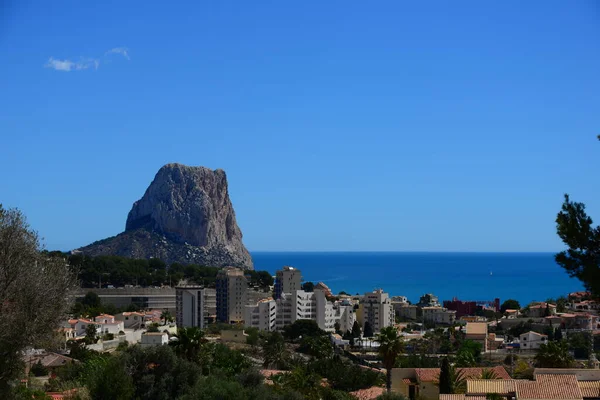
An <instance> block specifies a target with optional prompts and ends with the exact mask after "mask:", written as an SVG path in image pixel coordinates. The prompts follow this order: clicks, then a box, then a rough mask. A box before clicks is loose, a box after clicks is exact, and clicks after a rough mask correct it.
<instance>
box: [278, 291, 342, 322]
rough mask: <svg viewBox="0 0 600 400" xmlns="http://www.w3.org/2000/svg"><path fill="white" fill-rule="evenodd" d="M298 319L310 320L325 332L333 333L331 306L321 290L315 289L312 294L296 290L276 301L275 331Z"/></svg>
mask: <svg viewBox="0 0 600 400" xmlns="http://www.w3.org/2000/svg"><path fill="white" fill-rule="evenodd" d="M299 319H312V320H315V321H316V322H317V324H318V325H319V327H320V328H321V329H323V330H325V331H326V332H334V331H335V313H334V309H333V304H332V303H331V302H329V301H327V299H326V298H325V293H324V292H323V290H319V289H316V290H315V291H314V292H305V291H304V290H296V291H295V292H292V293H282V295H281V297H280V298H279V299H278V300H277V312H276V319H275V326H276V329H277V330H281V329H283V327H284V326H286V325H289V324H293V323H294V322H295V321H296V320H299Z"/></svg>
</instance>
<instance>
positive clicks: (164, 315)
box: [160, 310, 174, 325]
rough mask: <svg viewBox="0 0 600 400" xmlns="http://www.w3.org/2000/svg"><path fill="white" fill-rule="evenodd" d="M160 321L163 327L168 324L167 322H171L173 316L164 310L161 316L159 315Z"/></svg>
mask: <svg viewBox="0 0 600 400" xmlns="http://www.w3.org/2000/svg"><path fill="white" fill-rule="evenodd" d="M160 319H162V320H163V323H164V325H166V324H168V323H169V322H173V320H174V319H173V314H171V311H169V310H164V311H163V312H162V313H161V314H160Z"/></svg>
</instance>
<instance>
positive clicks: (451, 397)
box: [440, 394, 471, 400]
mask: <svg viewBox="0 0 600 400" xmlns="http://www.w3.org/2000/svg"><path fill="white" fill-rule="evenodd" d="M470 398H471V397H470V396H469V399H470ZM464 399H465V395H464V394H440V400H464Z"/></svg>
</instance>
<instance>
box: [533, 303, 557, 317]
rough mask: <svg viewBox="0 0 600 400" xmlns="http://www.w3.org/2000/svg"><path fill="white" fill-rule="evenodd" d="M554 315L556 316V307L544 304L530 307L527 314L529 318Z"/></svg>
mask: <svg viewBox="0 0 600 400" xmlns="http://www.w3.org/2000/svg"><path fill="white" fill-rule="evenodd" d="M554 314H556V306H555V305H554V304H550V303H545V302H542V303H536V304H532V305H530V306H529V311H528V312H527V316H528V317H529V318H542V317H546V316H549V315H554Z"/></svg>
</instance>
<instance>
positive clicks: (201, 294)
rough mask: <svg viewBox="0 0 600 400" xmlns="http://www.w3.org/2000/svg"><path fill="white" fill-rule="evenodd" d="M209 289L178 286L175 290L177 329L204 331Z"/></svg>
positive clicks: (206, 320)
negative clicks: (192, 328) (193, 327)
mask: <svg viewBox="0 0 600 400" xmlns="http://www.w3.org/2000/svg"><path fill="white" fill-rule="evenodd" d="M210 290H211V289H204V287H202V286H178V287H176V288H175V321H176V322H177V327H179V328H184V327H192V326H195V327H198V328H200V329H204V328H205V327H206V324H207V323H208V318H209V311H208V308H207V305H208V303H209V302H210V301H209V297H210V294H209V293H208V291H210Z"/></svg>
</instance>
